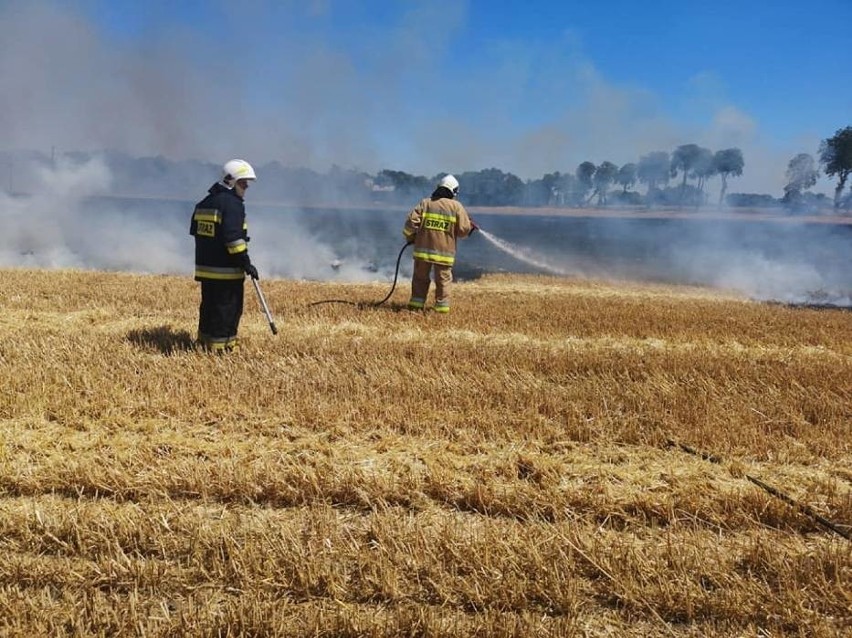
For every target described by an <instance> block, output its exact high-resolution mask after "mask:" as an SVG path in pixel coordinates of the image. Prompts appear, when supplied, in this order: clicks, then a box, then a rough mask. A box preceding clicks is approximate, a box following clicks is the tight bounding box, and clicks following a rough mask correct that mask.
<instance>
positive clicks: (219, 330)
mask: <svg viewBox="0 0 852 638" xmlns="http://www.w3.org/2000/svg"><path fill="white" fill-rule="evenodd" d="M255 179H256V176H255V173H254V169H253V168H252V167H251V165H250V164H249V163H248V162H246V161H245V160H241V159H233V160H230V161H229V162H227V163H225V166H224V167H223V169H222V180H221V181H219V182H216V183H215V184H213V186H211V187H210V189H209V190H208V195H207V197H205V198H204V199H203V200H201V201H200V202H198V204H196V206H195V210H194V212H193V214H192V223H191V224H190V230H189V233H190V235H193V236H194V237H195V280H196V281H199V282H201V307H200V309H199V313H198V314H199V316H198V341H197V343H198V345H199V346H201V347H202V348H204V349H205V350H209V351H213V352H220V353H222V352H231V351H234V350H236V349H237V347H238V344H237V329H238V328H239V324H240V317H241V316H242V314H243V282H244V281H245V276H246V275H249V276H250V277H252V278H253V279H257V278H258V274H257V268H255V267H254V265H252V263H251V259H249V254H248V232H247V231H248V227H247V225H246V209H245V205H244V204H243V198H244V197H245V192H246V189H247V188H248V186H249V183H250V182H251V181H252V180H255Z"/></svg>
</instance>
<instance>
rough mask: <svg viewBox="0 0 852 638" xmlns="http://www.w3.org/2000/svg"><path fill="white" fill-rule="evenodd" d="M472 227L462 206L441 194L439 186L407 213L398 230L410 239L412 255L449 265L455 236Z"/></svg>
mask: <svg viewBox="0 0 852 638" xmlns="http://www.w3.org/2000/svg"><path fill="white" fill-rule="evenodd" d="M472 228H473V227H472V226H471V223H470V217H469V216H468V214H467V211H466V210H465V209H464V206H462V205H461V203H460V202H459V201H458V200H455V199H452V197H442V196H441V191H440V189H439V190H436V191H435V193H433V195H432V197H431V198H428V199H423V200H421V201H420V202H419V203H418V204H417V206H415V207H414V208H413V209H412V210H411V212H410V213H408V217H407V218H406V220H405V227H404V228H403V230H402V234H403V235H404V236H405V239H406V240H408V241H412V242H414V258H415V259H420V260H422V261H428V262H430V263H433V264H440V265H442V266H452V265H453V264H454V263H455V260H456V239H458V238H460V237H467V236H468V235H470V231H471V230H472Z"/></svg>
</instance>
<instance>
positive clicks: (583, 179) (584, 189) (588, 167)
mask: <svg viewBox="0 0 852 638" xmlns="http://www.w3.org/2000/svg"><path fill="white" fill-rule="evenodd" d="M596 170H597V167H596V166H595V165H594V164H592V163H591V162H588V161H587V162H583V163H582V164H580V165H579V166H578V167H577V171H576V173H575V175H576V177H577V183H578V185H579V187H580V190H581V192H580V199H582V200H583V203H584V204H586V203H588V202H587V201H586V193H588V192H589V191H590V190H591V189H592V186H593V182H592V178H593V177H594V175H595V171H596ZM589 199H591V197H589Z"/></svg>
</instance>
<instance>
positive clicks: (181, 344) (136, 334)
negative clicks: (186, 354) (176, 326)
mask: <svg viewBox="0 0 852 638" xmlns="http://www.w3.org/2000/svg"><path fill="white" fill-rule="evenodd" d="M127 340H128V341H129V342H130V343H132V344H134V345H136V346H139V347H141V348H145V349H147V350H155V351H157V352H161V353H162V354H174V353H176V352H180V351H185V350H192V349H193V339H192V336H191V335H190V334H189V333H188V332H187V331H186V330H178V331H175V330H172V328H171V326H157V327H156V328H145V329H144V330H131V331H130V332H129V333H128V334H127Z"/></svg>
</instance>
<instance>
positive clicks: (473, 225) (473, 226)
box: [470, 219, 479, 235]
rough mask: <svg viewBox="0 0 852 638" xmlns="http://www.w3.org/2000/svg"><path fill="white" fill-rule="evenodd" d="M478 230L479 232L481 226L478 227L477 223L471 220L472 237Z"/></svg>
mask: <svg viewBox="0 0 852 638" xmlns="http://www.w3.org/2000/svg"><path fill="white" fill-rule="evenodd" d="M477 230H479V226H477V225H476V222H475V221H473V220H472V219H471V220H470V234H471V235H472V234H473V233H475V232H476V231H477Z"/></svg>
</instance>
